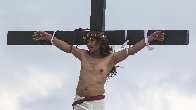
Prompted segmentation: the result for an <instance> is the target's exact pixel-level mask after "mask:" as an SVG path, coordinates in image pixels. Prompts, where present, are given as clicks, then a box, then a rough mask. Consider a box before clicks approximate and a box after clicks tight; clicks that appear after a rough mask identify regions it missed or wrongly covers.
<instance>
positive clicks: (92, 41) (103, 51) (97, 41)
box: [84, 31, 113, 57]
mask: <svg viewBox="0 0 196 110" xmlns="http://www.w3.org/2000/svg"><path fill="white" fill-rule="evenodd" d="M106 37H107V36H105V35H104V32H97V31H90V32H89V33H88V34H87V38H84V42H85V44H86V45H87V47H88V49H89V51H90V52H91V53H94V52H95V53H97V54H98V55H99V56H102V57H106V56H108V55H109V54H111V51H112V50H113V49H112V48H111V47H109V42H108V39H107V38H106ZM91 47H92V48H91Z"/></svg>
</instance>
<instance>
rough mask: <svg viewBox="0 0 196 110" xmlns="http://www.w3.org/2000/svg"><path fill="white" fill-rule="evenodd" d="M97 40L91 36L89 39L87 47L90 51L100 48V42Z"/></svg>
mask: <svg viewBox="0 0 196 110" xmlns="http://www.w3.org/2000/svg"><path fill="white" fill-rule="evenodd" d="M96 43H97V40H96V39H95V38H91V39H88V40H87V47H88V49H89V51H90V53H94V52H96V51H98V50H99V49H100V44H99V43H97V45H96Z"/></svg>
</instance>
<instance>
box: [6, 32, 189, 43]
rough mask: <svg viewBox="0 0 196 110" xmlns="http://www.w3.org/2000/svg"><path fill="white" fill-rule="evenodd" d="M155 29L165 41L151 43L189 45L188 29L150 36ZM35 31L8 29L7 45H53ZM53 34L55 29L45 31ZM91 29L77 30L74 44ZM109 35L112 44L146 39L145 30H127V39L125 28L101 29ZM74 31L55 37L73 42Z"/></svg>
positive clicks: (57, 33)
mask: <svg viewBox="0 0 196 110" xmlns="http://www.w3.org/2000/svg"><path fill="white" fill-rule="evenodd" d="M155 31H162V32H164V33H165V39H164V41H162V42H160V41H152V42H151V43H150V45H188V44H189V31H188V30H148V36H149V35H151V34H152V33H153V32H155ZM34 32H35V31H8V35H7V45H51V43H50V41H47V42H46V41H42V42H39V43H38V42H37V41H34V40H33V37H32V35H33V34H34ZM45 32H48V33H49V34H53V32H54V31H45ZM88 32H89V31H77V32H76V37H75V40H74V44H73V45H84V39H83V38H82V36H86V35H87V33H88ZM101 32H104V33H105V35H107V36H108V37H107V39H108V41H109V44H110V45H123V44H124V43H125V41H126V40H129V43H128V45H134V44H136V43H138V42H139V41H141V40H142V39H144V30H127V39H126V40H125V30H114V31H101ZM74 35H75V32H74V31H57V32H56V33H55V35H54V36H55V37H57V38H58V39H60V40H63V41H65V42H67V43H68V44H69V45H71V44H72V42H73V39H74Z"/></svg>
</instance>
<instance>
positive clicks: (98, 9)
mask: <svg viewBox="0 0 196 110" xmlns="http://www.w3.org/2000/svg"><path fill="white" fill-rule="evenodd" d="M105 9H106V0H91V16H90V30H91V31H105Z"/></svg>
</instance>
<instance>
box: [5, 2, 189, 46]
mask: <svg viewBox="0 0 196 110" xmlns="http://www.w3.org/2000/svg"><path fill="white" fill-rule="evenodd" d="M105 9H106V0H91V16H90V31H100V32H104V33H105V35H106V36H108V37H107V39H108V41H109V45H123V44H124V43H125V42H126V41H127V40H129V42H128V43H127V45H135V44H136V43H138V42H139V41H141V40H143V39H144V30H127V38H126V39H125V30H114V31H105ZM155 31H161V32H162V33H165V37H164V41H161V42H160V41H152V42H151V43H150V45H188V44H189V31H188V30H148V36H149V35H151V34H152V33H154V32H155ZM34 32H35V31H8V35H7V45H52V44H51V42H50V41H38V42H37V41H34V40H33V38H32V35H33V34H34ZM45 32H47V33H49V34H52V35H53V33H54V31H45ZM88 32H89V31H77V32H76V36H75V40H74V44H73V45H84V39H83V38H82V36H86V35H87V33H88ZM74 35H75V31H57V32H56V33H55V35H54V36H55V37H56V38H58V39H60V40H62V41H64V42H66V43H68V44H69V45H72V42H73V39H74Z"/></svg>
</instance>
